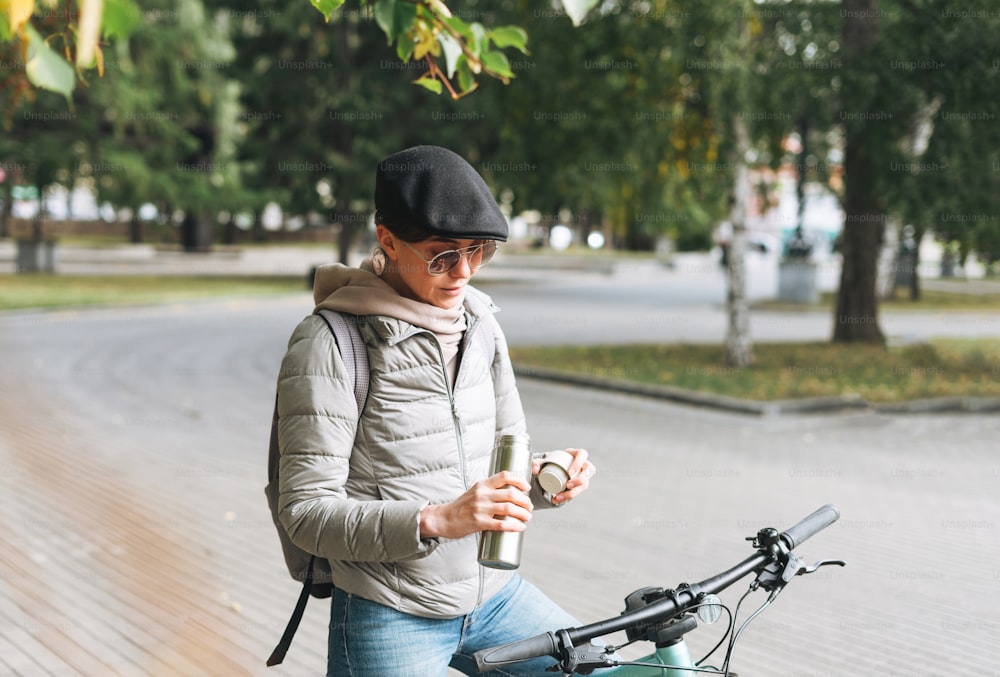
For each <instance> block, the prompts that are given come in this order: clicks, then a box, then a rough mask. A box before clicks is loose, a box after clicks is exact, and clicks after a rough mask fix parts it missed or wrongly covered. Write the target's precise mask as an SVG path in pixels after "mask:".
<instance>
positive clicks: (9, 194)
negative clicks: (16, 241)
mask: <svg viewBox="0 0 1000 677" xmlns="http://www.w3.org/2000/svg"><path fill="white" fill-rule="evenodd" d="M13 213H14V177H13V176H10V175H9V174H8V176H7V178H6V180H5V181H4V182H3V211H2V212H0V239H5V238H8V237H10V219H11V216H12V215H13Z"/></svg>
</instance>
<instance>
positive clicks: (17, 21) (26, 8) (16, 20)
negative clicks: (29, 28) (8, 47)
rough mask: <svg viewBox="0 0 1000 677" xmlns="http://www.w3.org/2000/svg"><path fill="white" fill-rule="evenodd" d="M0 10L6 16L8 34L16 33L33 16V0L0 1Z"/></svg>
mask: <svg viewBox="0 0 1000 677" xmlns="http://www.w3.org/2000/svg"><path fill="white" fill-rule="evenodd" d="M0 9H3V11H4V12H6V14H7V21H8V23H9V24H10V32H11V33H17V32H18V31H20V30H21V26H23V25H24V24H25V23H27V21H28V19H30V18H31V15H32V14H34V12H35V0H0Z"/></svg>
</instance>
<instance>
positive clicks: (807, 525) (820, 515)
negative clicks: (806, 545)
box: [781, 503, 840, 550]
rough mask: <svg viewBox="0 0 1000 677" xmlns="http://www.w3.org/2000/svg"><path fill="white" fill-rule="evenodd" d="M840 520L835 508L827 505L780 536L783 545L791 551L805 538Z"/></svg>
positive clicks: (829, 504)
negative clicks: (783, 542)
mask: <svg viewBox="0 0 1000 677" xmlns="http://www.w3.org/2000/svg"><path fill="white" fill-rule="evenodd" d="M838 519H840V511H839V510H837V506H835V505H833V504H831V503H827V504H826V505H824V506H823V507H822V508H820V509H819V510H817V511H816V512H814V513H813V514H811V515H809V516H808V517H806V518H805V519H803V520H802V521H801V522H799V523H798V524H796V525H795V526H793V527H791V528H790V529H788V530H787V531H786V532H785V533H783V534H782V535H781V537H782V539H783V540H784V541H785V545H787V546H788V549H789V550H791V549H793V548H795V547H797V546H799V545H801V544H802V543H803V542H804V541H805V540H806V539H807V538H809V537H811V536H813V535H814V534H816V533H818V532H820V531H822V530H823V529H826V528H827V527H828V526H830V525H831V524H833V523H834V522H836V521H837V520H838Z"/></svg>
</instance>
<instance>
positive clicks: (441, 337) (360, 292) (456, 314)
mask: <svg viewBox="0 0 1000 677" xmlns="http://www.w3.org/2000/svg"><path fill="white" fill-rule="evenodd" d="M313 301H314V302H315V303H316V308H315V310H314V311H313V312H314V313H315V312H319V310H320V309H322V308H328V309H330V310H338V311H342V312H345V313H351V314H353V315H385V316H388V317H392V318H395V319H397V320H402V321H404V322H408V323H409V324H412V325H414V326H417V327H422V328H423V329H427V330H429V331H430V332H432V333H433V334H434V335H435V336H436V337H437V340H438V343H440V344H441V350H442V353H443V354H444V359H445V364H446V365H447V367H448V378H449V380H450V381H451V382H452V383H454V381H455V372H456V370H457V369H458V349H459V346H460V345H461V343H462V335H463V334H464V332H465V328H466V326H465V310H464V309H463V308H462V306H461V305H459V306H457V307H456V308H454V309H452V310H447V309H445V308H438V307H437V306H432V305H431V304H429V303H423V302H421V301H416V300H414V299H409V298H406V297H405V296H402V295H400V293H399V292H397V291H396V290H395V289H393V288H392V287H391V286H390V285H389V284H388V283H387V282H386V281H384V280H383V279H382V278H380V277H379V276H378V275H376V274H375V273H374V272H372V265H371V260H370V259H365V261H363V262H362V264H361V267H360V268H349V267H348V266H345V265H343V264H341V263H333V264H330V265H325V266H320V267H319V268H318V269H317V270H316V280H315V282H314V284H313Z"/></svg>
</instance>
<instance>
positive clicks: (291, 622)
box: [267, 555, 316, 668]
mask: <svg viewBox="0 0 1000 677" xmlns="http://www.w3.org/2000/svg"><path fill="white" fill-rule="evenodd" d="M315 564H316V555H313V556H312V557H310V558H309V572H308V573H307V574H306V580H305V582H303V583H302V592H301V593H299V601H298V602H296V603H295V611H293V612H292V617H291V618H289V619H288V625H287V626H285V632H284V633H283V634H282V635H281V640H280V641H279V642H278V646H276V647H274V651H272V652H271V656H270V657H269V658H268V659H267V667H269V668H270V667H272V666H275V665H280V664H281V662H282V661H283V660H285V654H286V653H288V648H289V647H290V646H291V645H292V638H293V637H295V631H296V630H298V629H299V623H300V622H301V621H302V615H303V614H304V613H305V612H306V603H307V602H308V601H309V593H310V592H312V584H313V566H314V565H315Z"/></svg>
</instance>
